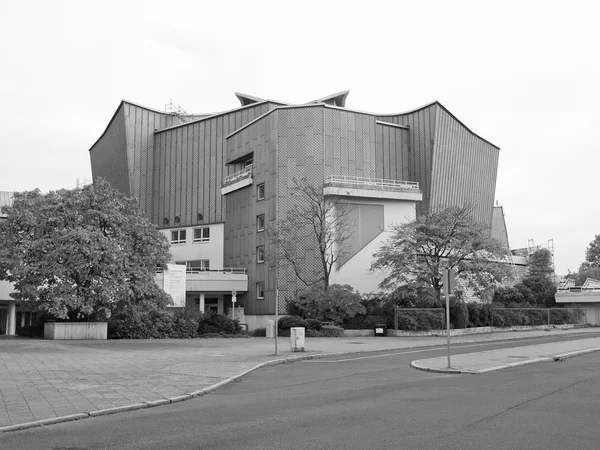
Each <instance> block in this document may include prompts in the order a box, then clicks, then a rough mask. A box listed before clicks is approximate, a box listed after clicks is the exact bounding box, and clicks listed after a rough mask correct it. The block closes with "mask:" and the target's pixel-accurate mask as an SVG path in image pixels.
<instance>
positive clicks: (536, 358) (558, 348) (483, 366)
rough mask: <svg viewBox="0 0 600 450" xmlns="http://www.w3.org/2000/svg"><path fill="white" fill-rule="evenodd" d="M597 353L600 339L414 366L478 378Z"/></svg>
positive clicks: (469, 355) (456, 357)
mask: <svg viewBox="0 0 600 450" xmlns="http://www.w3.org/2000/svg"><path fill="white" fill-rule="evenodd" d="M582 337H583V336H582ZM596 351H600V337H596V338H588V339H577V340H574V341H566V342H552V343H548V344H537V345H528V346H524V347H515V348H503V349H499V350H489V351H485V352H477V353H463V354H460V355H450V367H448V357H447V356H443V357H437V358H428V359H421V360H417V361H413V362H412V363H411V366H413V367H414V368H415V369H420V370H426V371H429V372H441V373H474V374H477V373H486V372H491V371H493V370H500V369H508V368H510V367H517V366H524V365H526V364H535V363H540V362H550V361H558V360H563V359H566V358H570V357H572V356H577V355H582V354H585V353H591V352H596Z"/></svg>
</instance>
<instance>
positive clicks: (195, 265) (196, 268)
mask: <svg viewBox="0 0 600 450" xmlns="http://www.w3.org/2000/svg"><path fill="white" fill-rule="evenodd" d="M186 266H187V271H188V272H203V271H205V270H209V269H210V260H209V259H198V260H195V261H187V262H186Z"/></svg>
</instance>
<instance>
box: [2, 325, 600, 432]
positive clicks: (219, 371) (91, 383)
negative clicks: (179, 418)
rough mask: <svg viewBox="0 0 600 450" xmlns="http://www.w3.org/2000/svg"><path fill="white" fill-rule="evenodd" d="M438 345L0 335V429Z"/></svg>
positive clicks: (433, 341) (520, 335) (375, 340)
mask: <svg viewBox="0 0 600 450" xmlns="http://www.w3.org/2000/svg"><path fill="white" fill-rule="evenodd" d="M597 331H598V330H597V329H594V328H585V329H578V330H560V329H553V330H551V331H525V332H506V333H493V334H485V335H470V336H457V337H452V342H453V343H467V342H482V341H483V342H485V341H496V340H505V339H526V338H533V337H540V336H548V335H567V334H568V335H572V334H574V333H575V334H578V335H581V336H582V338H584V337H585V335H586V333H590V332H597ZM445 343H446V339H445V338H444V337H418V338H416V337H415V338H406V337H401V338H387V337H385V338H384V337H370V338H368V337H367V338H365V337H359V338H318V339H315V338H308V339H307V340H306V350H307V351H306V353H293V352H291V351H290V345H289V338H279V352H278V355H277V356H274V342H273V340H272V339H266V338H243V339H192V340H140V341H117V340H115V341H113V340H110V341H44V340H34V339H19V338H16V339H0V432H1V431H7V427H11V426H15V425H19V424H31V423H32V422H36V421H47V422H46V423H52V421H54V422H56V421H58V420H57V418H64V417H65V416H72V417H71V420H73V419H78V418H84V417H88V416H90V415H96V414H105V413H110V412H114V411H115V408H116V409H126V408H141V407H149V406H156V405H158V404H165V403H171V402H174V401H180V400H185V399H187V398H190V397H192V396H198V395H202V394H203V393H204V392H205V391H204V390H206V389H212V388H213V387H214V386H215V385H217V384H219V383H222V384H225V383H227V382H229V381H231V379H232V378H234V377H238V376H240V375H241V374H244V373H245V372H247V371H250V370H253V369H254V368H256V366H258V365H261V364H269V363H270V362H272V361H273V360H280V361H281V360H282V359H283V360H285V359H288V358H297V357H319V356H324V355H330V354H335V353H346V354H348V353H359V352H370V351H381V350H390V349H403V348H414V347H425V346H432V345H440V344H445ZM553 345H557V344H553ZM599 346H600V345H599ZM513 353H514V352H513ZM190 393H191V394H192V395H190ZM132 405H133V406H132ZM62 420H63V419H60V421H62ZM38 423H39V422H38ZM28 426H29V425H28Z"/></svg>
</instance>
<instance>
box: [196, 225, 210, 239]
mask: <svg viewBox="0 0 600 450" xmlns="http://www.w3.org/2000/svg"><path fill="white" fill-rule="evenodd" d="M208 241H210V227H202V228H194V242H208Z"/></svg>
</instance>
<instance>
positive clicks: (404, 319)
mask: <svg viewBox="0 0 600 450" xmlns="http://www.w3.org/2000/svg"><path fill="white" fill-rule="evenodd" d="M481 306H482V307H481V308H480V309H479V314H480V315H479V317H478V318H477V320H475V318H474V317H470V318H469V323H479V325H475V326H482V327H485V326H491V327H496V328H508V327H513V326H540V325H583V324H585V323H587V316H586V310H585V309H583V308H493V307H491V306H490V305H488V306H487V307H486V306H483V305H481ZM445 319H446V308H394V328H395V329H396V330H414V331H418V330H421V331H427V330H436V329H437V330H443V329H445V328H446V320H445Z"/></svg>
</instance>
